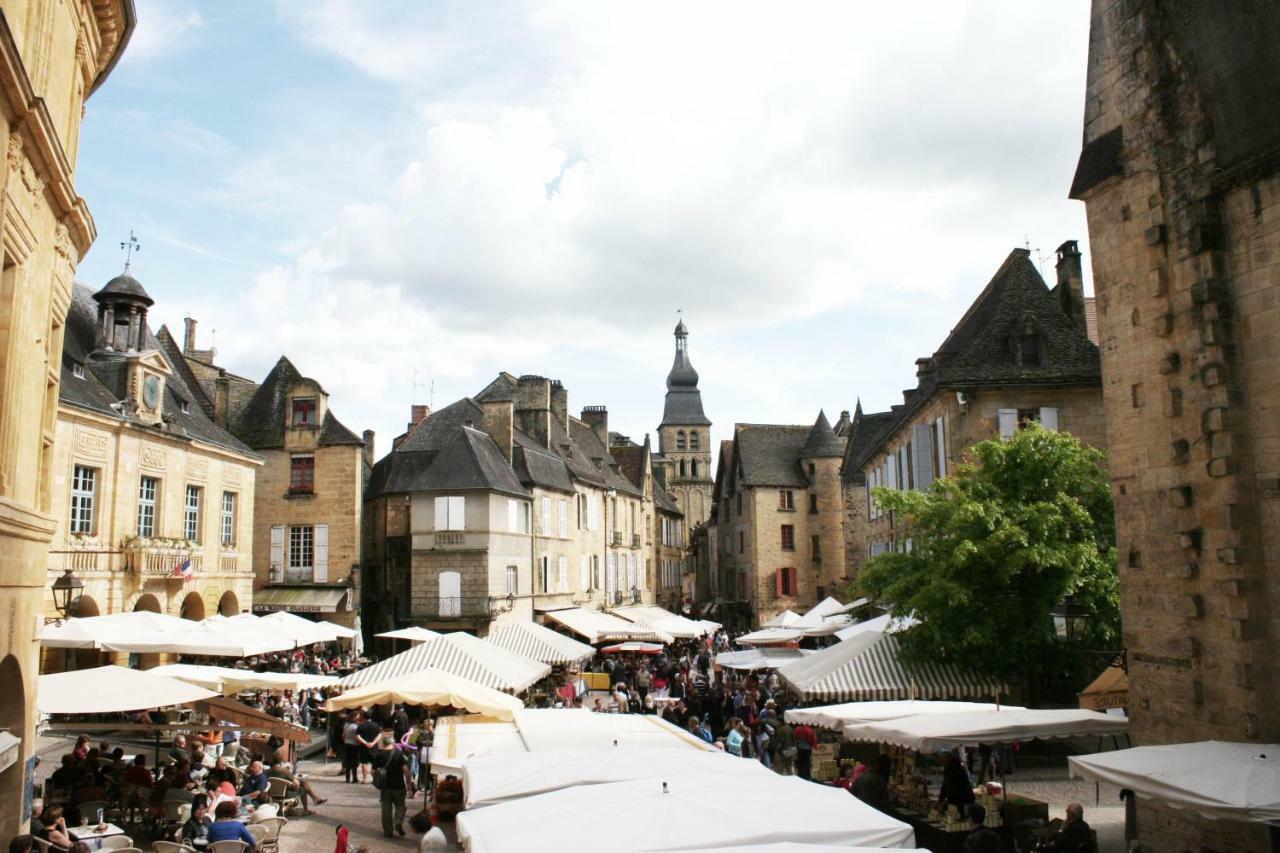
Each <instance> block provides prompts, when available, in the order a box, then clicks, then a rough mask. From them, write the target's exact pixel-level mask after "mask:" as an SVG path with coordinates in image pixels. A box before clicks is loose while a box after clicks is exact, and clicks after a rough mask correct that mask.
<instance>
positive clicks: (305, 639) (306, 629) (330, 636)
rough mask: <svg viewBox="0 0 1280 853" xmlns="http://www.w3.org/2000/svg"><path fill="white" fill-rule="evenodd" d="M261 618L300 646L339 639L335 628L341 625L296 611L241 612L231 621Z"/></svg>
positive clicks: (265, 623) (263, 622) (264, 622)
mask: <svg viewBox="0 0 1280 853" xmlns="http://www.w3.org/2000/svg"><path fill="white" fill-rule="evenodd" d="M246 617H247V618H251V619H259V620H261V622H262V624H264V625H270V626H271V629H272V630H274V631H278V632H279V633H281V634H283V635H285V636H286V637H289V638H291V639H292V640H293V641H294V642H295V643H297V644H298V645H300V646H309V645H311V644H312V643H332V642H334V641H335V640H337V639H338V632H337V631H335V630H333V628H336V627H341V626H337V625H335V626H333V628H331V627H329V623H327V622H312V621H311V620H310V619H304V618H302V617H301V616H299V615H297V614H296V613H290V612H289V611H287V610H278V611H276V612H275V613H268V614H267V615H266V616H253V614H251V613H241V614H240V615H238V616H232V617H231V621H233V622H234V621H235V620H237V619H244V618H246Z"/></svg>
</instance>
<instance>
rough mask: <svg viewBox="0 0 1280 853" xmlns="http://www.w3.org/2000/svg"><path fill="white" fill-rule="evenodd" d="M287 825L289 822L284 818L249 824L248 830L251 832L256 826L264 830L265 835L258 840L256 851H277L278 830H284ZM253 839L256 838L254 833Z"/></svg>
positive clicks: (267, 852) (278, 845) (266, 852)
mask: <svg viewBox="0 0 1280 853" xmlns="http://www.w3.org/2000/svg"><path fill="white" fill-rule="evenodd" d="M288 823H289V821H288V820H287V819H285V818H282V817H272V818H266V819H264V820H261V821H258V822H257V823H253V824H250V825H249V830H250V831H251V832H252V831H253V828H254V827H256V826H261V827H265V828H266V834H265V835H264V836H263V837H262V838H259V839H258V850H260V851H262V853H272V851H278V850H279V849H280V830H282V829H284V828H285V825H286V824H288ZM254 837H255V838H257V833H256V832H255V833H254Z"/></svg>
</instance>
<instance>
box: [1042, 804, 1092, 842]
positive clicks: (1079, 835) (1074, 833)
mask: <svg viewBox="0 0 1280 853" xmlns="http://www.w3.org/2000/svg"><path fill="white" fill-rule="evenodd" d="M1048 849H1049V850H1058V851H1069V853H1080V851H1087V850H1092V849H1093V830H1092V829H1090V828H1089V824H1087V823H1085V820H1084V806H1082V805H1080V804H1079V803H1067V819H1066V822H1065V823H1063V824H1062V828H1061V829H1059V830H1058V834H1057V835H1055V836H1054V837H1053V841H1052V842H1051V843H1050V844H1049V847H1048Z"/></svg>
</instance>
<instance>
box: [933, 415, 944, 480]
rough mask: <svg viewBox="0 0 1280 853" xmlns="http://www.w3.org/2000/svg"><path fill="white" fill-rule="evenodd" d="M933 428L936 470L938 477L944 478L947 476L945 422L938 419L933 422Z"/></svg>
mask: <svg viewBox="0 0 1280 853" xmlns="http://www.w3.org/2000/svg"><path fill="white" fill-rule="evenodd" d="M933 426H934V432H935V433H936V437H935V438H936V440H935V441H934V447H936V448H937V450H938V468H937V471H938V476H939V477H945V476H947V436H946V422H945V421H944V420H943V419H942V418H938V419H937V420H936V421H934V422H933Z"/></svg>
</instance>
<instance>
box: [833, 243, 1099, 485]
mask: <svg viewBox="0 0 1280 853" xmlns="http://www.w3.org/2000/svg"><path fill="white" fill-rule="evenodd" d="M1026 320H1031V321H1032V323H1033V324H1034V325H1035V328H1036V330H1037V332H1038V333H1039V335H1040V341H1041V350H1042V352H1043V353H1044V357H1043V358H1042V359H1041V363H1040V365H1038V366H1034V367H1026V366H1023V365H1020V364H1018V363H1016V361H1015V360H1014V358H1013V354H1012V352H1011V348H1010V346H1009V341H1010V339H1011V338H1016V336H1017V334H1018V331H1019V330H1020V328H1021V326H1022V324H1023V322H1024V321H1026ZM930 361H931V369H926V372H925V373H924V375H922V376H921V378H920V380H919V382H918V383H917V387H916V389H915V391H914V393H912V394H910V395H909V396H908V398H907V400H906V402H905V403H904V404H903V405H901V406H894V407H893V408H892V410H891V411H890V412H889V413H887V414H888V415H889V418H888V421H887V422H886V423H883V424H882V425H881V426H880V428H879V430H878V431H877V432H876V433H875V434H874V436H873V437H871V438H866V439H864V440H862V441H859V442H858V443H859V445H860V447H859V450H858V452H857V455H854V454H853V453H847V454H846V455H845V468H846V474H845V476H846V477H850V476H856V473H854V472H856V471H857V470H858V469H861V468H862V467H863V466H865V465H866V463H867V461H868V460H869V458H870V457H871V456H872V455H873V454H874V453H876V452H877V451H878V450H879V446H880V444H881V442H882V441H883V439H884V438H886V437H887V436H888V435H889V434H891V433H892V432H894V431H895V430H896V429H897V428H899V427H900V426H902V425H903V424H906V423H910V422H911V420H912V419H913V418H914V417H915V415H916V413H917V412H918V411H919V410H920V409H921V408H922V407H923V406H924V405H925V404H927V403H928V401H929V400H930V399H932V397H933V395H934V394H935V393H936V392H937V391H939V390H941V389H965V388H984V387H988V388H989V387H1008V386H1018V385H1027V386H1080V385H1083V386H1094V387H1097V386H1101V384H1102V363H1101V358H1100V355H1099V353H1098V347H1097V346H1096V345H1095V344H1093V343H1092V342H1091V341H1090V340H1089V338H1088V337H1087V335H1086V333H1085V332H1084V331H1082V330H1081V329H1080V328H1079V327H1077V326H1076V325H1075V324H1074V323H1073V322H1072V321H1071V319H1070V318H1069V317H1068V316H1067V315H1066V314H1065V313H1063V311H1062V308H1061V306H1060V305H1059V304H1058V301H1057V300H1056V299H1055V298H1054V297H1053V294H1052V293H1051V292H1050V290H1049V288H1048V286H1047V285H1046V284H1045V282H1044V279H1043V278H1041V277H1040V272H1039V271H1038V270H1037V269H1036V267H1035V264H1033V263H1032V262H1031V257H1030V252H1028V251H1027V250H1026V249H1014V250H1013V251H1012V252H1010V253H1009V256H1008V257H1007V258H1005V260H1004V263H1002V264H1001V265H1000V268H999V269H998V270H996V273H995V275H994V276H992V278H991V281H990V282H988V283H987V286H986V287H985V288H984V289H983V291H982V293H980V294H979V295H978V298H977V299H975V300H974V301H973V304H972V305H970V306H969V309H968V310H967V311H965V313H964V315H963V316H962V317H961V318H960V322H959V323H957V324H956V326H955V328H954V329H952V330H951V334H949V335H948V336H947V339H946V340H945V341H943V342H942V345H941V346H940V347H938V349H937V351H936V352H935V353H934V355H933V358H932V359H931V360H930ZM875 417H878V418H879V417H882V416H875Z"/></svg>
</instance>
